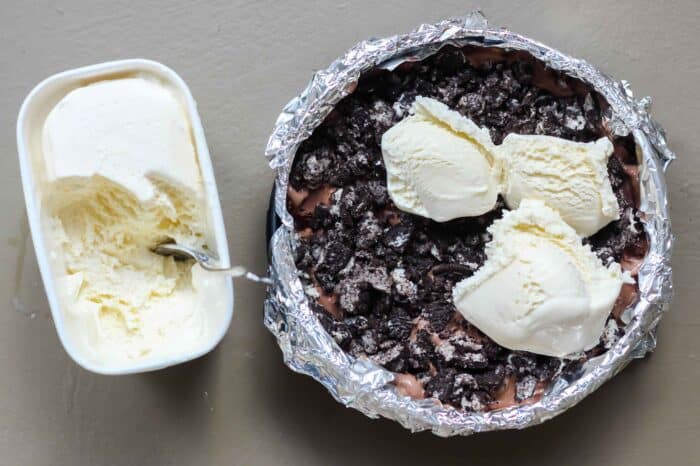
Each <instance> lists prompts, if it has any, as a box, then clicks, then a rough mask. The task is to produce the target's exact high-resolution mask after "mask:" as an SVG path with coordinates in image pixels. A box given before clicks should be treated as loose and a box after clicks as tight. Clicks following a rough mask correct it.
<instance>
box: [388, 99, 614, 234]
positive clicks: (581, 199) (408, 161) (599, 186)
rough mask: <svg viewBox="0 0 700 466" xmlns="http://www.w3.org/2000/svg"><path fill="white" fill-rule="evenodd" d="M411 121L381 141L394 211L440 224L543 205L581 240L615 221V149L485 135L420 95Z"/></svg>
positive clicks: (604, 141) (601, 142) (605, 145)
mask: <svg viewBox="0 0 700 466" xmlns="http://www.w3.org/2000/svg"><path fill="white" fill-rule="evenodd" d="M411 111H412V113H413V114H412V115H411V116H409V117H407V118H404V119H403V120H402V121H400V122H399V123H397V124H396V125H394V126H393V127H392V128H390V129H389V130H388V131H387V132H386V133H384V136H383V137H382V155H383V158H384V164H385V166H386V171H387V189H388V192H389V195H390V196H391V199H392V200H393V201H394V203H395V204H396V206H397V207H398V208H399V209H401V210H403V211H405V212H410V213H413V214H417V215H421V216H423V217H428V218H432V219H433V220H436V221H438V222H444V221H447V220H452V219H454V218H459V217H473V216H478V215H481V214H484V213H486V212H488V211H489V210H491V209H493V207H494V205H495V203H496V199H497V196H498V195H499V194H502V195H503V197H504V199H505V201H506V203H507V204H508V207H509V208H511V209H514V208H517V207H518V206H519V205H520V202H521V201H522V200H523V199H540V200H542V201H544V202H545V203H546V204H547V205H548V206H550V207H551V208H553V209H555V210H557V211H558V212H559V214H560V215H561V216H562V217H563V218H564V220H565V221H566V222H567V223H568V224H569V225H571V226H572V227H574V229H575V230H576V231H577V232H578V233H579V234H581V235H583V236H590V235H592V234H594V233H596V232H597V231H598V230H600V229H601V228H603V227H604V226H605V225H607V224H608V223H610V222H611V221H613V220H616V219H618V218H619V213H618V203H617V199H616V198H615V195H614V193H613V191H612V186H611V185H610V180H609V179H608V172H607V163H608V158H609V157H610V155H611V154H612V153H613V146H612V143H611V142H610V141H609V140H608V139H606V138H601V139H599V140H598V141H596V142H590V143H578V142H573V141H568V140H566V139H562V138H557V137H552V136H542V135H520V134H509V135H508V136H506V138H505V139H504V141H503V143H502V144H501V145H498V146H497V145H495V144H493V142H492V141H491V137H490V135H489V132H488V130H487V129H485V128H480V127H479V126H477V125H476V124H475V123H474V122H473V121H471V120H470V119H469V118H467V117H465V116H463V115H461V114H459V113H458V112H456V111H454V110H450V109H449V108H448V107H447V106H446V105H445V104H443V103H441V102H438V101H437V100H434V99H431V98H427V97H417V98H416V101H415V103H414V104H413V106H412V108H411Z"/></svg>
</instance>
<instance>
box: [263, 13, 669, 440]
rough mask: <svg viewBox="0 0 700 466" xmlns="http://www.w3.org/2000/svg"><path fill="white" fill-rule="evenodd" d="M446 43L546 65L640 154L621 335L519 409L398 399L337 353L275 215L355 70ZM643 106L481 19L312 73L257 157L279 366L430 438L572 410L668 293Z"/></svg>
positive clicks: (580, 65)
mask: <svg viewBox="0 0 700 466" xmlns="http://www.w3.org/2000/svg"><path fill="white" fill-rule="evenodd" d="M446 44H455V45H468V44H472V45H478V46H488V47H502V48H509V49H519V50H525V51H527V52H529V53H531V54H532V55H533V56H534V57H535V58H537V59H539V60H541V61H543V62H545V63H546V64H548V65H549V66H550V67H552V68H554V69H557V70H561V71H563V72H565V73H567V74H569V75H571V76H574V77H576V78H579V79H581V80H583V81H585V82H587V83H589V84H590V85H592V86H593V87H594V88H595V90H596V91H598V92H599V93H601V94H602V95H603V96H604V97H605V98H606V99H607V101H608V103H609V104H610V111H609V114H608V115H607V116H606V120H607V121H606V123H607V124H608V125H609V127H610V129H611V131H612V132H613V133H614V134H618V135H626V134H629V133H632V134H633V136H634V138H635V140H636V143H637V147H638V156H639V158H640V162H641V164H640V184H641V200H642V202H641V205H640V210H641V212H642V213H643V216H644V227H645V230H646V231H647V233H648V235H649V240H650V246H649V253H648V254H647V257H646V258H645V260H644V262H643V264H642V267H641V269H640V273H639V277H638V283H639V290H640V293H639V297H638V299H637V301H636V302H635V303H634V304H633V305H631V306H630V307H629V308H628V309H627V310H626V311H625V312H624V314H623V318H624V319H625V321H626V322H628V324H627V327H626V332H625V335H624V336H623V337H622V338H621V339H620V340H619V341H617V343H616V344H615V345H614V346H613V347H612V348H611V349H610V350H608V351H607V352H606V353H604V354H603V355H601V356H598V357H596V358H593V359H591V360H589V361H587V362H586V363H585V364H584V367H583V371H582V374H581V376H580V377H579V378H578V379H576V380H573V381H570V382H567V381H565V380H563V379H557V380H556V381H555V382H554V383H553V384H552V386H551V387H550V388H549V389H548V391H547V392H546V393H545V394H544V395H543V397H542V398H541V399H540V400H539V401H537V402H535V403H533V404H529V405H522V406H516V407H511V408H506V409H502V410H498V411H491V412H486V413H469V412H464V411H460V410H457V409H455V408H453V407H451V406H444V405H442V404H440V403H438V402H436V401H435V400H431V399H426V400H415V399H411V398H409V397H405V396H401V395H400V394H398V393H397V391H396V389H395V388H394V386H393V385H391V384H390V382H391V381H392V380H393V378H394V376H393V374H392V373H391V372H389V371H387V370H386V369H384V368H382V367H380V366H377V365H376V364H374V363H372V362H370V361H367V360H361V359H355V358H354V357H352V356H349V355H347V354H346V353H344V352H343V351H342V350H341V349H340V348H339V347H338V345H337V344H336V343H335V341H334V340H333V338H332V337H331V336H330V335H328V334H327V332H326V331H325V330H324V329H323V327H322V326H321V324H320V323H319V321H318V319H317V318H316V317H315V316H314V314H313V312H312V311H311V309H310V307H309V302H308V300H307V297H306V293H305V292H304V287H303V285H302V283H301V280H300V279H299V276H298V275H299V272H298V270H297V268H296V266H295V264H294V252H293V251H294V245H293V237H294V232H293V219H292V217H291V215H290V214H289V212H287V209H286V193H287V183H288V177H289V172H290V170H291V165H292V162H293V159H294V155H295V153H296V150H297V148H298V146H299V144H300V143H301V142H302V141H303V140H304V139H306V138H307V137H309V135H311V133H312V132H313V130H314V129H315V128H316V127H317V126H318V125H319V124H320V123H321V122H322V121H323V119H324V118H325V117H326V116H327V115H328V113H329V112H330V111H331V110H332V109H333V107H334V106H335V104H336V103H337V102H338V101H339V100H340V99H341V98H343V97H344V96H346V95H348V94H349V93H350V92H352V90H354V87H355V85H356V83H357V80H358V79H359V76H360V74H361V73H363V72H365V71H367V70H369V69H370V68H372V67H375V66H383V67H386V68H392V67H394V66H397V65H398V64H400V63H401V62H403V61H409V60H412V61H415V60H421V59H423V58H425V57H427V56H429V55H431V54H433V53H435V51H437V50H438V49H439V48H440V47H442V46H444V45H446ZM650 103H651V100H650V99H649V98H644V99H641V100H636V99H635V98H634V95H633V93H632V91H631V89H630V86H629V84H628V83H627V82H625V81H617V80H615V79H613V78H611V77H609V76H606V75H604V74H603V73H601V72H599V71H598V70H597V69H595V68H594V67H593V66H592V65H590V64H589V63H587V62H586V61H584V60H580V59H576V58H573V57H570V56H568V55H566V54H563V53H562V52H559V51H558V50H555V49H552V48H550V47H548V46H546V45H544V44H541V43H539V42H537V41H535V40H532V39H529V38H526V37H523V36H521V35H518V34H515V33H513V32H510V31H508V30H507V29H502V28H501V29H496V28H492V27H490V26H489V25H488V22H487V20H486V18H485V17H484V16H483V15H482V14H481V12H479V11H476V12H473V13H470V14H468V15H466V16H464V17H459V18H453V19H448V20H445V21H441V22H439V23H436V24H423V25H421V26H419V27H418V28H416V29H415V30H414V31H412V32H410V33H408V34H403V35H397V36H392V37H388V38H384V39H370V40H366V41H363V42H360V43H359V44H357V45H356V46H354V47H353V48H351V49H350V50H348V52H347V53H346V54H345V55H344V56H343V57H341V58H339V59H338V60H336V61H334V62H333V63H332V64H331V65H330V66H329V67H328V68H327V69H325V70H322V71H319V72H317V73H316V74H315V75H314V76H313V78H312V79H311V82H310V83H309V85H308V86H307V88H306V89H305V90H304V91H303V92H302V93H301V94H300V95H299V96H298V97H296V98H294V99H292V100H291V101H290V102H289V103H288V104H287V105H286V106H285V107H284V109H283V111H282V113H281V114H280V116H279V117H278V119H277V122H276V123H275V126H274V129H273V132H272V135H271V136H270V139H269V141H268V144H267V148H266V150H265V155H266V157H267V158H268V159H269V161H270V167H271V168H273V169H275V170H276V171H277V177H276V181H275V187H276V189H275V210H276V213H277V215H278V216H279V217H280V219H281V221H282V226H281V227H280V228H278V229H277V231H276V232H275V233H274V234H273V236H272V239H271V241H270V254H271V260H270V262H271V263H270V276H271V278H272V279H273V285H271V286H270V287H269V288H268V292H267V297H266V300H265V307H264V322H265V325H266V327H267V328H268V329H269V330H270V331H271V332H272V333H273V335H274V336H275V337H276V339H277V342H278V344H279V346H280V348H281V349H282V354H283V357H284V362H285V364H286V365H287V366H289V367H290V368H291V369H292V370H294V371H296V372H299V373H303V374H306V375H309V376H311V377H313V378H314V379H316V380H317V381H318V382H320V383H321V384H323V385H324V386H325V387H326V389H327V390H328V391H329V392H330V393H331V395H332V396H333V397H334V398H335V399H336V400H337V401H339V402H340V403H343V404H344V405H346V406H349V407H352V408H355V409H357V410H359V411H361V412H363V413H364V414H366V415H367V416H369V417H371V418H376V417H378V416H384V417H386V418H389V419H393V420H395V421H397V422H399V423H400V424H401V425H403V426H404V427H406V428H407V429H410V430H411V431H414V432H415V431H422V430H431V431H432V432H433V433H435V434H436V435H439V436H452V435H469V434H472V433H475V432H484V431H492V430H501V429H521V428H524V427H528V426H531V425H535V424H539V423H541V422H544V421H545V420H547V419H551V418H552V417H554V416H556V415H558V414H561V413H562V412H564V411H565V410H567V409H568V408H570V407H572V406H574V405H575V404H577V403H578V402H579V401H581V400H582V399H583V398H585V397H586V396H588V395H589V394H590V393H592V392H593V391H595V390H596V389H597V388H598V387H600V386H601V385H602V384H603V383H604V382H606V381H607V380H609V379H610V378H612V377H613V376H614V375H615V374H617V373H618V372H619V371H620V370H622V369H623V368H624V367H625V366H626V365H627V364H628V363H629V362H630V361H631V360H632V359H635V358H641V357H644V355H646V354H647V353H648V352H649V351H652V350H653V349H654V347H655V345H656V337H655V329H656V326H657V324H658V322H659V320H660V319H661V317H662V315H663V314H664V312H665V311H666V310H667V309H668V306H669V304H670V301H671V297H672V282H671V267H670V257H671V248H672V244H673V235H672V233H671V221H670V217H669V208H668V198H667V190H666V185H665V181H664V172H665V170H666V168H667V167H668V164H669V163H670V162H671V161H672V160H673V159H674V158H675V155H674V154H673V152H672V151H671V150H670V149H669V147H668V144H667V141H666V136H665V133H664V131H663V129H662V128H661V126H660V125H659V124H658V123H657V122H656V121H654V120H653V119H652V118H651V116H650V114H649V105H650Z"/></svg>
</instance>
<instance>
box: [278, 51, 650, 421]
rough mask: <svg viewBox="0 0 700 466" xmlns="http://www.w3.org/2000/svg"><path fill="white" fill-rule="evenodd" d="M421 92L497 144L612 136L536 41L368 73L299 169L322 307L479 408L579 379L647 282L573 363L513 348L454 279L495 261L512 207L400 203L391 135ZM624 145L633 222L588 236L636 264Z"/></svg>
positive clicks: (296, 184) (305, 269)
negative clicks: (505, 214)
mask: <svg viewBox="0 0 700 466" xmlns="http://www.w3.org/2000/svg"><path fill="white" fill-rule="evenodd" d="M419 95H420V96H426V97H432V98H434V99H437V100H440V101H442V102H444V103H445V104H447V105H448V106H449V107H451V108H452V109H454V110H457V111H458V112H460V113H462V114H463V115H466V116H467V117H469V118H471V119H472V120H473V121H475V122H476V123H477V124H478V125H480V126H484V127H486V128H488V129H489V130H490V132H491V136H492V138H493V140H494V141H495V142H496V143H497V144H500V143H501V142H502V140H503V138H504V137H505V135H507V134H509V133H521V134H546V135H551V136H557V137H561V138H565V139H570V140H574V141H583V142H587V141H593V140H595V139H597V138H599V137H601V136H607V132H606V130H605V128H604V125H603V120H602V117H601V113H602V111H603V110H604V109H605V108H606V106H607V104H606V102H605V101H604V100H603V99H602V98H601V97H600V95H598V94H597V93H595V92H594V91H593V90H591V88H590V87H589V86H587V85H585V84H584V83H582V82H580V81H578V80H576V79H574V78H571V77H569V76H566V75H564V74H561V73H559V72H556V71H553V70H551V69H547V68H545V67H544V66H543V65H542V64H541V63H540V62H538V61H536V60H535V59H534V58H532V57H531V56H530V55H527V54H525V53H523V52H518V51H504V50H501V49H489V48H474V47H465V48H455V47H444V48H442V49H441V50H440V51H439V52H438V53H437V54H435V55H433V56H432V57H430V58H428V59H425V60H423V61H421V62H415V63H404V64H402V65H400V66H399V67H398V68H397V69H395V70H394V71H387V70H382V69H376V70H372V71H370V72H368V73H366V74H365V75H363V76H362V78H361V79H360V81H359V83H358V85H357V88H356V89H355V91H354V92H353V93H352V94H351V95H349V96H348V97H346V98H344V99H343V100H342V101H340V102H339V103H338V105H337V106H336V108H335V109H334V110H333V111H332V112H331V113H330V114H329V115H328V117H327V118H326V120H325V121H324V122H323V124H321V125H320V126H319V127H318V128H317V129H316V130H315V131H314V133H313V134H312V135H311V136H310V137H309V138H308V139H307V140H306V141H304V142H303V143H302V145H301V146H300V148H299V150H298V151H297V155H296V159H295V161H294V165H293V168H292V171H291V175H290V191H289V195H288V209H289V211H290V212H291V213H292V215H293V216H294V219H295V222H296V225H295V226H296V228H297V244H296V265H297V267H298V268H299V270H300V271H301V272H302V274H303V280H304V281H305V282H306V283H305V285H306V289H307V294H308V296H309V299H310V301H311V304H312V309H314V311H315V313H316V315H317V316H318V318H319V320H320V321H321V323H322V324H323V326H324V328H325V329H326V330H327V331H328V332H329V334H330V335H332V337H333V338H334V339H335V341H336V342H337V343H338V345H339V346H340V347H341V348H342V349H343V350H345V351H346V352H348V353H349V354H351V355H353V356H355V357H358V358H368V359H370V360H372V361H374V362H376V363H377V364H380V365H382V366H383V367H385V368H386V369H388V370H390V371H393V372H396V373H399V374H401V376H400V377H401V379H400V380H401V383H398V382H397V387H398V388H399V389H400V388H401V387H404V386H406V387H411V389H410V390H408V391H407V392H406V393H407V394H410V395H411V396H413V397H417V398H421V397H433V398H436V399H438V400H440V401H441V402H443V403H447V404H450V405H453V406H455V407H457V408H460V409H464V410H471V411H483V410H489V409H498V408H502V407H505V406H510V405H513V404H517V403H526V402H530V401H533V400H536V399H537V398H538V397H539V396H540V395H541V393H542V392H543V391H544V390H545V389H546V387H547V386H548V385H549V384H550V383H551V381H552V380H553V379H554V378H555V377H558V376H560V377H566V378H574V377H576V375H577V371H578V370H579V368H580V366H581V364H582V363H583V362H584V361H585V360H586V359H587V358H590V357H592V356H594V355H598V354H600V353H602V352H604V351H606V350H607V349H609V348H610V347H611V346H612V345H613V344H614V342H615V341H616V340H617V339H618V338H619V337H620V336H621V335H622V334H623V331H624V330H623V327H622V325H621V322H620V321H619V316H620V313H621V312H622V310H623V309H624V307H625V306H626V305H627V304H629V303H630V302H631V301H633V300H634V297H635V294H636V289H635V288H634V286H635V285H625V287H626V288H623V292H622V293H621V295H620V298H619V299H618V303H616V307H615V310H614V311H613V313H612V314H611V317H610V319H609V321H608V323H607V325H606V328H605V332H604V334H603V336H602V337H601V341H600V344H599V345H598V346H597V347H595V348H593V349H592V350H590V351H587V352H586V353H582V354H581V355H580V357H579V358H578V359H573V360H571V359H568V360H563V359H557V358H552V357H545V356H539V355H535V354H530V353H525V352H518V351H511V350H508V349H505V348H503V347H501V346H499V345H497V344H496V343H495V342H493V341H492V340H491V339H489V338H488V337H486V336H485V335H483V334H482V333H481V332H479V330H478V329H476V328H475V327H473V326H472V325H470V324H469V322H467V321H466V320H465V319H464V318H462V316H461V314H459V313H458V312H457V311H456V309H455V307H454V305H453V303H452V288H453V286H454V285H455V283H457V282H458V281H460V280H462V279H464V278H466V277H469V276H470V275H472V274H473V273H474V271H475V270H477V269H478V268H479V267H481V265H482V264H483V263H484V261H485V259H486V257H485V253H484V246H485V244H486V243H487V242H488V241H489V240H490V236H489V233H488V232H487V231H486V229H487V227H488V226H489V225H491V223H493V221H494V220H495V219H498V218H500V217H501V215H502V211H503V209H504V208H505V206H504V203H503V200H502V199H499V202H498V205H497V206H496V208H495V209H494V210H492V211H491V212H489V213H487V214H485V215H482V216H479V217H471V218H462V219H457V220H453V221H450V222H445V223H438V222H434V221H432V220H430V219H427V218H423V217H419V216H416V215H411V214H408V213H405V212H402V211H400V210H398V209H397V208H396V207H395V206H394V204H393V203H392V201H391V199H390V198H389V196H388V194H387V190H386V171H385V168H384V164H383V161H382V155H381V147H380V142H381V137H382V135H383V134H384V132H385V131H386V130H387V129H389V128H390V127H391V126H392V125H394V124H396V123H397V122H398V121H400V120H401V119H403V118H404V117H406V116H407V115H408V112H409V108H410V106H411V104H412V103H413V101H414V99H415V98H416V96H419ZM613 142H614V146H615V153H614V156H612V157H611V158H610V162H609V164H608V172H609V176H610V180H611V183H612V186H613V189H614V191H615V194H616V196H617V198H618V201H619V205H620V219H619V220H617V221H615V222H612V223H611V224H610V225H608V226H606V227H605V228H603V229H602V230H601V231H599V232H598V233H596V234H595V235H594V236H592V237H590V238H586V239H585V241H586V242H588V243H589V244H590V245H591V247H592V248H593V250H594V251H595V252H596V253H597V254H598V256H599V257H600V258H601V259H602V260H603V261H604V262H607V261H611V260H614V261H618V262H620V263H621V264H622V265H623V268H625V269H627V270H630V272H631V273H632V274H633V275H634V274H635V273H636V270H635V267H637V268H638V264H639V262H640V260H641V259H642V258H643V257H644V255H645V254H646V251H647V242H646V236H645V233H644V230H643V227H642V224H641V223H640V220H639V217H638V211H637V206H638V204H639V190H638V185H639V184H638V167H637V159H636V155H635V144H634V141H633V139H632V138H631V137H628V138H615V139H614V141H613ZM397 380H399V379H398V377H397ZM416 387H418V388H416Z"/></svg>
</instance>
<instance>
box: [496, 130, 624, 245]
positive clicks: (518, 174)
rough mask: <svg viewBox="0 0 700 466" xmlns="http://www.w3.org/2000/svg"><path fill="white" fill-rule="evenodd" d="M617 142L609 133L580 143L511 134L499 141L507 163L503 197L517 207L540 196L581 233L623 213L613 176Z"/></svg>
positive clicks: (511, 205) (595, 230)
mask: <svg viewBox="0 0 700 466" xmlns="http://www.w3.org/2000/svg"><path fill="white" fill-rule="evenodd" d="M612 153H613V145H612V143H611V142H610V141H609V140H608V139H607V138H601V139H599V140H597V141H595V142H588V143H581V142H573V141H567V140H566V139H561V138H556V137H552V136H541V135H521V134H509V135H508V136H506V138H505V139H504V140H503V144H501V145H500V146H498V156H499V158H500V159H501V160H502V161H503V163H504V165H505V166H506V167H507V168H506V184H505V191H504V192H503V197H504V198H505V200H506V203H507V204H508V207H510V208H511V209H515V208H517V207H518V206H519V205H520V202H522V200H523V199H540V200H542V201H544V202H545V203H546V204H547V205H548V206H549V207H551V208H553V209H555V210H557V211H558V212H559V213H560V214H561V216H562V218H563V219H564V221H566V223H568V224H569V225H571V226H572V227H574V229H575V230H576V231H577V232H578V233H579V234H581V235H582V236H590V235H592V234H594V233H596V232H597V231H598V230H600V229H601V228H603V227H604V226H605V225H607V224H608V223H610V222H612V221H613V220H617V219H618V218H619V212H618V210H619V208H618V203H617V198H616V197H615V194H614V193H613V190H612V186H611V185H610V180H609V178H608V170H607V163H608V158H609V157H610V155H611V154H612Z"/></svg>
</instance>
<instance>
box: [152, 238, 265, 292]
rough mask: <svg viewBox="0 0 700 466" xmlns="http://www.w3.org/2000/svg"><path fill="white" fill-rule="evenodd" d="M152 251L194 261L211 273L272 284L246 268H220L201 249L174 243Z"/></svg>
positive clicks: (164, 244)
mask: <svg viewBox="0 0 700 466" xmlns="http://www.w3.org/2000/svg"><path fill="white" fill-rule="evenodd" d="M152 251H153V252H154V253H156V254H159V255H161V256H173V257H174V258H175V259H180V260H185V259H194V260H195V261H196V262H197V263H198V264H199V266H200V267H202V268H203V269H204V270H207V271H209V272H218V273H223V274H226V275H228V276H230V277H233V278H238V277H243V278H247V279H248V280H250V281H253V282H258V283H266V284H268V285H270V284H272V280H270V279H269V278H267V277H259V276H257V275H255V274H254V273H252V272H248V271H247V270H246V269H245V268H244V267H241V266H240V265H236V266H233V267H219V266H218V265H217V262H218V261H217V259H216V258H215V257H214V256H212V255H211V254H209V253H207V252H204V251H201V250H199V249H195V248H191V247H189V246H183V245H181V244H177V243H173V242H165V243H160V244H158V245H156V246H155V247H154V248H153V249H152Z"/></svg>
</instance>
